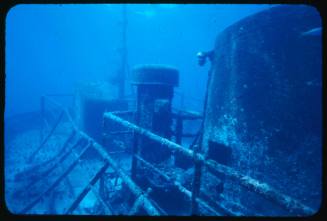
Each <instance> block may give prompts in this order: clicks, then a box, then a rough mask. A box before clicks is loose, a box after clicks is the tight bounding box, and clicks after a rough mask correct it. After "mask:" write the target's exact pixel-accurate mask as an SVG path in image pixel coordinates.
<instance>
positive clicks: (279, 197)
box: [104, 112, 314, 215]
mask: <svg viewBox="0 0 327 221" xmlns="http://www.w3.org/2000/svg"><path fill="white" fill-rule="evenodd" d="M104 118H105V119H107V120H111V121H114V122H116V123H118V124H120V125H122V126H124V127H126V128H128V129H130V130H133V131H134V132H135V133H137V134H139V135H141V136H144V137H147V138H148V139H150V140H152V141H155V142H157V143H160V144H161V147H166V148H169V149H171V150H173V151H177V152H180V153H181V154H183V155H185V156H186V157H188V158H190V159H193V160H194V163H198V164H201V165H203V166H205V167H207V168H209V169H211V170H212V171H214V172H216V173H218V174H224V175H225V176H227V177H229V178H231V179H233V180H234V181H235V182H237V183H238V184H240V185H242V186H244V187H246V188H247V189H249V190H251V191H253V192H256V193H258V194H260V195H261V196H263V197H265V198H266V199H268V200H270V201H273V202H275V203H277V204H278V205H280V206H282V207H283V208H284V209H286V210H287V211H288V212H290V213H291V214H295V215H311V214H313V213H314V210H313V209H312V208H310V207H308V206H306V205H304V204H302V203H301V202H299V201H298V200H296V199H293V198H292V197H290V196H287V195H285V194H282V193H280V192H279V191H277V190H276V189H274V188H273V187H271V186H270V185H268V184H267V183H263V182H260V181H258V180H256V179H253V178H251V177H249V176H246V175H243V174H241V173H239V172H238V171H236V170H234V169H233V168H231V167H228V166H225V165H222V164H219V163H217V162H216V161H213V160H208V159H206V158H205V157H204V156H203V155H202V154H200V153H195V152H194V151H193V150H190V149H187V148H185V147H183V146H181V145H179V144H177V143H174V142H172V141H170V140H168V139H166V138H163V137H161V136H159V135H156V134H154V133H152V132H151V131H149V130H146V129H144V128H141V127H139V126H137V125H135V124H133V123H130V122H128V121H126V120H124V119H122V118H120V117H118V116H116V115H114V114H113V113H110V112H107V113H105V114H104ZM150 165H151V164H150V163H149V164H148V165H147V166H148V167H150ZM151 167H152V169H153V168H154V166H153V165H151ZM151 167H150V168H151ZM192 194H193V193H192ZM196 202H197V203H198V202H199V199H198V198H197V200H196ZM211 209H212V208H211ZM213 210H214V209H213Z"/></svg>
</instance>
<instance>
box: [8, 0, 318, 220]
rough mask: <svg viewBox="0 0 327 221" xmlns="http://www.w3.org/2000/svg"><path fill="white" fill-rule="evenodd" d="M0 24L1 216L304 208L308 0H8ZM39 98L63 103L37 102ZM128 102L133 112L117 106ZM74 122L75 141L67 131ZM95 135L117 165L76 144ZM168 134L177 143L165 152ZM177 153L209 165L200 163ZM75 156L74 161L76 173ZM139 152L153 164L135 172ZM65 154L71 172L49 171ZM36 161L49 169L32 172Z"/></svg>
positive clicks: (309, 113)
mask: <svg viewBox="0 0 327 221" xmlns="http://www.w3.org/2000/svg"><path fill="white" fill-rule="evenodd" d="M5 31H6V36H5V53H6V54H5V62H6V69H5V74H6V75H5V83H6V84H5V114H4V123H5V130H4V134H5V193H6V196H5V198H6V206H7V208H8V209H9V211H10V212H12V213H14V214H25V213H30V214H66V213H67V214H70V213H72V214H82V215H85V214H92V215H101V214H105V215H119V214H123V215H182V216H185V215H193V214H196V215H209V216H212V215H214V216H253V215H254V216H303V215H311V214H314V213H315V212H317V211H318V209H319V207H320V203H321V194H322V192H321V191H322V190H321V188H322V187H321V173H322V171H321V162H322V156H321V148H322V142H321V141H322V140H321V139H322V138H321V137H322V124H321V121H322V112H321V108H322V107H321V101H322V99H321V90H322V82H321V78H322V70H321V64H322V58H321V56H322V54H321V32H322V30H321V20H320V16H319V13H318V11H317V10H316V9H315V8H313V7H311V6H306V5H293V6H292V5H265V4H260V5H254V4H242V5H238V4H196V5H195V4H127V5H123V4H99V5H96V4H85V5H78V4H76V5H75V4H67V5H66V4H48V5H45V4H44V5H37V4H20V5H16V6H15V7H13V8H11V9H10V11H9V12H8V14H7V17H6V29H5ZM206 53H208V54H206ZM203 54H205V56H207V55H208V56H207V57H201V56H202V55H203ZM201 59H206V60H205V61H206V62H205V63H204V65H199V63H200V60H201ZM142 65H144V66H142ZM149 73H150V74H149ZM152 74H153V75H152ZM123 75H124V76H125V77H121V76H123ZM157 81H161V83H159V84H158V82H157ZM121 82H123V85H124V94H123V98H122V97H121V94H120V92H119V88H117V85H119V83H121ZM44 95H46V96H48V97H52V98H53V101H56V102H58V103H60V105H57V103H56V102H52V101H51V100H50V99H49V103H47V102H48V101H47V100H46V98H44V97H43V96H44ZM52 98H51V99H52ZM51 102H52V104H51ZM53 103H54V104H55V105H54V106H53ZM45 104H46V108H45ZM62 107H64V108H67V110H68V111H67V112H65V111H62V110H61V108H62ZM47 108H48V109H47ZM65 110H66V109H65ZM109 111H117V116H119V119H116V118H115V116H113V115H111V114H108V115H106V114H105V115H104V112H109ZM124 111H126V112H128V111H131V112H133V113H132V115H131V116H129V115H128V117H125V114H126V113H123V112H124ZM113 113H115V112H113ZM120 114H121V115H120ZM69 115H71V116H72V117H70V116H69ZM126 116H127V115H126ZM181 119H182V120H181ZM179 120H181V121H179ZM71 121H73V122H74V123H73V124H70V123H71ZM125 121H126V122H125ZM181 122H182V123H181ZM128 123H130V124H133V125H137V126H139V127H141V128H145V129H148V130H149V131H150V132H152V133H154V134H155V135H159V136H160V138H153V137H152V138H151V135H149V137H144V135H142V133H143V132H142V131H141V130H140V131H141V132H138V133H141V135H142V136H141V135H140V134H139V135H136V134H137V133H136V132H135V131H137V130H138V129H137V128H136V129H135V127H136V126H135V127H134V129H133V126H131V125H130V124H129V125H128ZM75 124H76V125H77V127H78V128H79V129H80V130H81V131H83V133H85V134H86V137H85V135H84V134H82V135H76V134H79V132H77V133H75V132H74V131H75V129H76V128H75ZM126 125H127V126H126ZM133 130H134V132H133ZM179 130H180V131H179ZM179 132H180V133H179ZM144 133H146V132H144ZM178 134H179V135H178ZM183 134H184V135H183ZM87 136H89V137H90V138H88V137H87ZM173 137H174V139H173ZM161 138H162V139H166V140H160V139H161ZM83 139H84V140H83ZM153 139H154V140H153ZM155 139H157V140H156V141H155ZM167 140H168V141H171V143H169V142H168V141H167ZM94 142H96V143H99V144H100V145H102V146H103V147H104V148H103V149H102V150H105V151H107V152H108V153H110V154H109V155H110V157H111V158H110V159H112V160H113V161H114V162H115V163H117V165H118V166H117V167H115V166H113V164H111V163H112V161H110V160H109V161H108V162H107V163H106V164H104V166H102V165H101V163H102V161H104V162H106V157H104V156H105V155H106V154H103V152H101V151H98V152H99V153H100V155H101V156H102V157H103V158H104V159H105V160H103V159H102V160H99V159H97V157H98V155H99V153H97V152H96V151H94V150H92V151H93V152H92V151H91V150H90V151H89V149H88V147H89V146H92V145H94V146H96V145H95V144H94ZM160 142H162V143H160ZM167 142H168V144H167ZM158 143H159V144H158ZM163 143H166V144H163ZM175 144H176V145H177V147H176V146H174V145H175ZM69 145H71V148H72V149H75V150H76V152H74V151H71V150H70V149H69ZM88 145H89V146H88ZM165 145H167V146H169V145H171V146H172V147H171V148H172V149H174V148H177V149H174V150H169V151H168V149H167V150H165V151H164V150H161V148H162V147H163V146H165ZM178 145H180V146H178ZM181 146H182V147H185V149H184V150H182V151H180V152H179V149H178V148H179V147H181ZM61 148H62V149H61ZM65 148H68V149H67V151H68V152H67V155H65ZM84 148H86V149H84ZM99 148H100V147H99ZM101 148H102V147H101ZM101 148H100V149H101ZM119 148H120V149H119ZM197 148H198V149H197ZM95 149H97V148H95ZM121 149H122V150H123V151H121ZM135 149H137V150H139V152H137V151H136V152H135ZM186 149H187V150H191V151H192V152H191V153H192V154H193V152H194V153H200V154H202V155H201V156H203V157H204V158H203V159H205V160H207V164H210V165H207V164H206V163H203V161H201V160H200V161H201V162H202V163H198V161H196V160H194V159H193V158H192V157H189V156H190V155H189V156H188V155H187V154H188V152H187V150H186ZM98 150H99V149H98ZM79 151H80V153H79ZM88 151H89V152H88ZM70 153H72V154H73V155H74V156H73V157H72V158H71V159H70V158H69V157H70V156H69V154H70ZM135 153H137V156H136V157H135V156H134V154H135ZM181 153H182V154H181ZM79 154H80V155H79ZM74 157H75V158H78V159H81V160H82V161H83V162H84V163H85V167H84V168H83V167H81V168H79V169H78V167H76V169H74V168H75V167H74V166H75V165H74V162H75V161H74ZM138 157H142V158H138ZM32 158H33V160H31V159H32ZM195 158H196V157H195ZM144 159H145V160H146V161H148V162H150V163H151V164H152V166H153V165H154V166H155V167H156V168H155V169H153V168H154V167H151V166H149V165H148V167H149V168H152V170H154V171H157V172H153V171H150V170H148V169H145V168H146V167H147V166H146V165H147V163H146V162H145V163H144V165H145V166H144V165H143V164H142V165H143V166H141V162H144V161H143V160H144ZM107 160H108V159H107ZM82 161H79V162H82ZM72 162H73V163H72ZM76 162H77V161H76ZM69 163H72V164H69ZM76 164H77V163H76ZM107 164H108V165H107ZM70 165H74V166H72V167H71V170H67V174H66V175H68V174H69V175H68V176H69V177H70V178H69V179H68V178H67V179H66V178H65V177H62V179H58V180H56V179H55V178H56V177H59V178H60V177H61V175H62V174H65V171H66V170H65V168H70ZM203 165H205V166H203ZM57 167H58V168H61V169H58V170H57ZM73 167H74V168H73ZM229 168H231V170H229ZM118 170H121V171H119V172H117V171H118ZM158 170H159V172H158ZM223 170H225V171H228V172H227V175H226V174H225V173H224V172H221V171H223ZM136 171H139V172H138V173H137V172H136ZM217 171H220V172H217ZM47 173H48V174H51V173H53V174H51V175H50V176H49V178H47V177H48V176H46V177H42V176H43V175H44V174H47ZM42 174H43V175H42ZM94 174H95V176H94ZM103 174H105V175H103ZM123 174H125V175H126V174H127V176H128V177H130V179H129V178H126V177H124V175H123ZM158 174H159V175H158ZM168 175H169V176H171V177H172V178H167V177H168ZM44 176H45V175H44ZM42 179H43V180H42ZM92 179H94V180H92ZM90 180H92V181H94V183H93V184H92V185H91V187H89V186H88V185H90V184H88V182H89V181H90ZM172 180H174V181H173V182H172ZM235 180H237V181H235ZM57 181H58V183H57V184H58V186H52V185H54V183H56V182H57ZM61 181H63V182H61ZM92 181H90V182H91V183H92ZM172 183H173V184H172ZM240 183H241V184H240ZM27 187H28V188H27ZM131 187H135V188H134V189H135V191H133V190H131V189H133V188H131ZM95 189H96V190H95ZM97 190H99V192H97ZM130 191H131V192H132V193H133V194H131V193H130ZM138 191H139V192H138ZM258 192H259V194H258ZM261 193H263V194H261ZM42 195H44V196H42ZM40 196H42V197H40ZM140 196H142V197H143V198H142V197H140ZM194 196H196V197H194ZM148 198H149V199H148ZM141 201H142V203H143V206H144V207H142V206H140V205H141V204H142V203H140V202H141ZM276 202H277V203H276ZM103 208H105V209H103Z"/></svg>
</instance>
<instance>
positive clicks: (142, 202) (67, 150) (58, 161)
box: [20, 97, 160, 216]
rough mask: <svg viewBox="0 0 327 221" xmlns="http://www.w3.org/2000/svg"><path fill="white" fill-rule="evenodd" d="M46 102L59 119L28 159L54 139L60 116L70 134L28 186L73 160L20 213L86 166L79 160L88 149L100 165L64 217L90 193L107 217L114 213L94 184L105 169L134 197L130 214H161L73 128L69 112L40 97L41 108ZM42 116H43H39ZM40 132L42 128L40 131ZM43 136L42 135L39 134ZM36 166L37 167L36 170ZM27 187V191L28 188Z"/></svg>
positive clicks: (96, 146)
mask: <svg viewBox="0 0 327 221" xmlns="http://www.w3.org/2000/svg"><path fill="white" fill-rule="evenodd" d="M45 99H48V102H52V104H54V105H55V106H57V107H59V109H60V110H61V112H60V117H59V118H58V119H57V121H56V122H55V124H54V126H53V128H52V129H51V130H50V132H49V134H48V135H47V136H46V137H45V138H44V139H43V140H42V142H41V144H40V145H39V146H38V147H37V148H36V150H35V151H33V153H32V156H31V159H32V160H34V159H35V156H36V155H37V154H38V153H39V152H40V150H41V149H42V148H44V147H45V144H46V143H47V142H48V140H49V138H50V137H52V136H53V134H54V132H55V130H56V128H57V127H58V125H59V124H60V122H62V119H63V116H65V117H66V118H67V119H68V122H69V123H70V124H71V126H72V129H73V130H72V133H71V134H70V135H69V136H68V137H67V139H66V142H65V143H64V145H63V147H62V148H61V150H60V151H59V153H58V154H57V155H56V156H54V157H53V159H52V160H53V162H52V164H51V165H49V168H48V169H47V170H45V171H43V173H42V174H41V175H42V176H40V177H41V178H40V179H38V180H35V181H33V183H31V187H32V186H33V185H35V184H36V183H38V182H41V181H45V180H46V179H47V177H48V175H49V174H50V173H51V171H53V170H55V169H56V168H58V167H62V162H63V161H65V160H66V159H67V158H68V156H69V155H73V157H74V160H73V161H72V162H71V163H70V164H69V166H68V167H67V168H63V172H62V173H61V174H60V175H59V176H58V177H57V178H56V179H55V181H54V182H53V183H52V184H51V185H50V186H47V188H46V189H45V190H44V191H42V192H41V193H40V194H39V195H38V196H37V197H36V198H35V199H34V200H32V201H31V202H30V203H28V204H27V205H26V206H25V207H24V208H23V209H22V210H21V211H20V214H26V213H29V212H30V210H31V209H33V208H34V207H35V205H37V203H39V202H40V201H41V200H42V199H43V198H44V197H45V196H47V195H49V193H50V192H52V191H53V190H54V189H55V188H56V187H57V186H58V185H59V184H60V183H61V182H62V181H63V180H64V179H66V178H67V176H68V175H69V174H70V173H71V172H72V171H73V169H74V168H75V167H76V166H77V165H80V166H81V165H82V164H83V163H84V164H86V161H85V159H82V157H83V156H84V155H85V153H86V152H87V151H88V150H89V149H91V148H92V149H94V150H95V151H96V152H97V153H98V154H99V156H101V159H102V161H103V165H102V166H101V168H100V169H99V170H98V171H96V173H95V175H94V176H93V178H92V179H91V180H90V181H89V182H88V184H87V185H86V186H85V187H84V188H83V190H82V191H81V192H80V193H79V194H78V195H77V196H76V197H75V199H74V200H73V202H72V203H71V204H70V205H69V207H68V209H67V210H66V211H65V212H64V213H65V214H71V213H72V212H73V211H74V210H75V209H76V208H77V207H78V205H79V204H80V202H81V201H82V200H83V199H84V197H85V196H86V195H87V193H88V192H89V191H92V192H93V193H94V195H95V196H96V198H97V199H98V201H99V202H100V203H101V205H102V206H103V208H105V210H106V211H108V214H111V215H112V214H114V211H113V209H112V206H111V205H110V203H109V202H108V200H107V199H104V198H103V196H102V195H101V194H100V193H99V192H102V191H103V190H101V189H100V190H95V188H94V185H95V184H96V183H97V182H98V181H99V180H100V179H101V178H102V177H103V176H104V174H105V172H106V170H107V169H108V168H112V169H113V170H114V171H115V173H116V174H117V175H118V176H119V177H120V178H121V180H122V181H123V182H124V183H125V185H126V187H127V188H128V189H129V190H130V192H131V193H132V194H133V195H134V197H135V202H134V207H133V210H132V214H135V213H137V212H138V211H139V209H140V208H143V209H144V210H145V211H146V213H147V214H148V215H152V216H156V215H160V212H159V211H158V209H157V208H156V207H155V206H154V205H153V203H152V202H155V201H154V200H153V199H150V198H149V196H148V192H147V191H145V192H144V191H143V190H142V189H141V188H140V187H139V186H138V185H136V184H135V183H134V182H133V181H132V180H131V178H130V177H129V176H128V175H127V174H126V173H125V171H124V170H122V169H121V168H120V167H119V166H118V165H117V164H116V162H115V161H114V160H113V159H112V158H111V157H110V155H109V154H108V152H107V151H106V150H105V149H104V148H103V146H101V145H100V144H98V143H97V142H95V141H94V139H92V138H91V137H89V136H88V135H87V134H85V133H84V132H82V131H81V130H79V129H78V128H77V126H76V125H75V122H74V121H73V120H72V117H71V116H70V114H69V112H68V110H67V109H66V108H65V107H64V106H62V105H60V104H58V103H56V102H55V101H53V100H51V99H49V98H45V97H42V98H41V106H43V107H44V102H45ZM42 117H44V115H43V116H42ZM41 130H43V128H41ZM41 134H42V133H41ZM76 136H79V137H78V138H77V141H76V142H75V144H74V145H72V146H70V147H68V146H69V142H70V141H71V140H72V138H73V137H76ZM83 140H84V141H86V143H84V144H82V143H83V142H82V141H83ZM78 146H80V147H81V148H82V150H81V151H80V152H79V153H77V152H76V147H78ZM36 167H38V166H37V165H36V166H35V168H36ZM31 187H30V188H31Z"/></svg>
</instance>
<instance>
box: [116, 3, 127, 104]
mask: <svg viewBox="0 0 327 221" xmlns="http://www.w3.org/2000/svg"><path fill="white" fill-rule="evenodd" d="M122 17H123V18H122V56H121V59H122V60H121V69H120V70H121V71H120V72H118V73H117V75H118V76H117V79H119V82H118V99H124V97H125V78H126V72H127V5H126V4H123V8H122Z"/></svg>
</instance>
